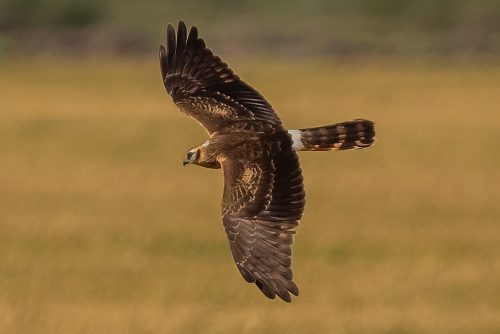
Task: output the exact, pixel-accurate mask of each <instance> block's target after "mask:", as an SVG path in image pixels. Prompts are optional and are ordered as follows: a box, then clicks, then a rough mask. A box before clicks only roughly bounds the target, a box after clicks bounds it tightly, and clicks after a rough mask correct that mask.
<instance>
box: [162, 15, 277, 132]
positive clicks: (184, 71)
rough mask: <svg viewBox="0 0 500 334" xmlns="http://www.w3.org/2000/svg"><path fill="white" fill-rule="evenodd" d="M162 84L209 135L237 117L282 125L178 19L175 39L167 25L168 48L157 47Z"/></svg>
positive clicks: (264, 102)
mask: <svg viewBox="0 0 500 334" xmlns="http://www.w3.org/2000/svg"><path fill="white" fill-rule="evenodd" d="M160 66H161V74H162V78H163V83H164V85H165V88H166V89H167V92H168V93H169V94H170V96H172V98H173V100H174V102H175V104H176V105H177V106H178V107H179V109H180V110H181V111H183V112H185V113H186V114H188V115H189V116H191V117H193V118H194V119H195V120H197V121H198V122H199V123H201V125H202V126H203V127H204V128H205V129H206V130H207V132H208V133H209V134H211V133H213V132H215V131H220V130H222V129H223V128H224V127H225V126H227V125H228V124H231V123H234V122H237V121H240V120H254V121H260V122H267V123H272V124H276V125H281V121H280V119H279V117H278V115H277V114H276V113H275V112H274V111H273V109H272V107H271V105H270V104H269V103H268V102H267V101H266V100H265V99H264V98H263V97H262V96H261V95H260V94H259V93H258V92H257V91H256V90H255V89H253V88H252V87H250V86H249V85H247V84H246V83H244V82H243V81H241V80H240V79H239V77H238V76H237V75H236V74H235V73H233V71H232V70H231V69H230V68H229V67H228V66H227V64H225V63H224V62H222V61H221V59H220V58H219V57H217V56H214V54H213V53H212V51H210V49H208V48H207V47H206V46H205V42H204V41H203V40H202V39H201V38H199V37H198V30H197V29H196V27H192V28H191V30H190V32H189V36H187V29H186V25H185V24H184V22H182V21H181V22H179V27H178V30H177V38H176V36H175V31H174V28H173V27H172V25H170V24H169V25H168V28H167V49H165V47H164V46H163V45H162V46H160Z"/></svg>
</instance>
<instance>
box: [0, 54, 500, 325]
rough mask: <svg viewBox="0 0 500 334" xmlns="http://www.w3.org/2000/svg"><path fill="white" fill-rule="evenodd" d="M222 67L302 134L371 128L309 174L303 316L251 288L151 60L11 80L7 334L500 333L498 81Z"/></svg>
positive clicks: (4, 275)
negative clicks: (362, 121)
mask: <svg viewBox="0 0 500 334" xmlns="http://www.w3.org/2000/svg"><path fill="white" fill-rule="evenodd" d="M225 60H226V61H228V62H229V63H230V64H233V66H234V67H235V69H236V70H237V72H238V73H239V74H240V75H241V76H242V77H243V78H244V79H245V80H247V81H248V82H250V83H251V84H252V85H254V86H255V87H258V89H259V90H260V91H261V93H262V94H263V95H264V96H266V97H267V98H268V100H269V101H270V102H271V103H272V104H273V106H274V107H275V108H276V110H277V111H278V112H279V113H280V115H281V116H282V118H283V121H284V124H285V125H286V126H288V127H291V128H297V127H306V126H315V125H322V124H328V123H332V122H336V121H342V120H347V119H353V118H356V117H365V118H369V119H373V120H375V122H376V126H377V134H378V141H377V143H376V144H375V145H374V146H373V147H372V148H370V149H367V150H362V151H343V152H319V153H318V152H303V153H301V154H300V159H301V165H302V169H303V173H304V179H305V187H306V192H307V206H306V212H305V216H304V219H303V220H302V223H301V225H300V227H299V228H298V233H297V235H296V238H295V246H294V258H293V268H294V272H295V280H296V282H297V284H298V285H299V287H300V289H301V296H300V297H298V298H295V299H294V301H293V303H292V304H290V305H289V304H285V303H284V302H282V301H279V300H276V301H270V300H268V299H266V298H265V297H264V296H263V295H262V294H261V293H260V292H259V291H258V289H257V288H256V287H255V286H253V285H249V284H247V283H245V282H244V280H243V279H242V277H241V275H240V274H239V272H238V270H237V269H236V266H235V264H234V263H233V260H232V258H231V255H230V252H229V249H228V246H227V240H226V236H225V234H224V229H223V227H222V223H221V218H220V198H221V196H222V194H221V192H222V174H221V171H220V170H208V169H204V168H200V167H196V166H192V167H186V168H183V167H182V159H183V156H184V154H185V151H186V150H187V149H189V148H190V147H193V146H196V145H198V144H200V143H202V142H203V141H205V140H206V133H205V131H204V130H203V129H202V128H201V127H199V126H198V124H196V122H194V121H193V120H191V119H189V118H188V117H186V116H184V115H182V114H181V113H180V112H179V111H178V110H177V109H176V107H175V106H174V105H173V103H172V102H171V100H170V98H169V97H168V96H167V95H166V93H165V91H164V89H163V86H162V84H161V80H160V75H159V73H158V71H159V69H158V64H157V61H156V59H154V60H150V59H146V60H121V59H116V58H115V59H113V60H110V61H106V60H102V59H101V60H85V61H79V62H75V61H74V60H71V61H69V60H67V61H64V60H58V61H55V60H49V61H48V60H22V61H12V60H7V61H4V62H3V63H0V91H1V92H2V99H1V100H0V104H1V108H0V110H1V112H0V254H1V256H0V333H32V334H42V333H65V334H72V333H119V334H124V333H133V334H136V333H217V334H224V333H287V334H293V333H353V334H356V333H369V334H382V333H406V334H410V333H429V334H430V333H454V334H455V333H459V334H464V333H470V334H476V333H492V334H493V333H499V332H500V229H499V217H500V207H499V205H498V204H499V203H500V192H499V191H498V185H499V184H500V156H499V154H498V152H500V140H499V138H500V137H499V136H500V135H499V134H500V123H499V122H498V106H499V105H500V95H499V94H498V83H499V82H500V66H499V64H498V63H496V64H495V63H489V64H486V63H484V64H481V65H478V64H477V63H475V62H471V61H465V62H449V61H446V62H443V61H437V62H435V61H429V60H427V61H426V62H424V63H421V62H409V61H407V60H404V61H400V62H399V61H392V62H384V61H377V62H373V61H370V62H366V60H363V61H359V60H358V61H346V60H337V61H328V62H326V61H325V62H317V61H315V62H311V61H304V60H300V61H286V62H285V61H281V62H277V61H259V62H252V63H249V62H243V61H241V60H239V61H236V58H235V57H233V56H231V57H225Z"/></svg>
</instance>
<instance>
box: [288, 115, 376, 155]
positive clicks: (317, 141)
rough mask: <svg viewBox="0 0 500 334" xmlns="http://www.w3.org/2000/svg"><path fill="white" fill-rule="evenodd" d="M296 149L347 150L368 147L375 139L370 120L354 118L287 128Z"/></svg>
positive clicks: (372, 124)
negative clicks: (316, 125) (330, 123)
mask: <svg viewBox="0 0 500 334" xmlns="http://www.w3.org/2000/svg"><path fill="white" fill-rule="evenodd" d="M288 133H289V134H290V135H291V137H292V140H293V146H292V147H293V149H295V150H297V151H330V150H349V149H352V148H365V147H369V146H370V145H371V144H373V142H374V141H375V128H374V123H373V122H372V121H369V120H366V119H356V120H354V121H348V122H342V123H337V124H333V125H327V126H320V127H318V128H309V129H300V130H288Z"/></svg>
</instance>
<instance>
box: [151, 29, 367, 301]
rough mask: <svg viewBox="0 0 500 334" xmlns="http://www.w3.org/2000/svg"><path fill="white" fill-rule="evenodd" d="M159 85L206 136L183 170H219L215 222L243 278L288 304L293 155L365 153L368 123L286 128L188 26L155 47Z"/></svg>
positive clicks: (297, 195)
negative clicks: (219, 223) (219, 215)
mask: <svg viewBox="0 0 500 334" xmlns="http://www.w3.org/2000/svg"><path fill="white" fill-rule="evenodd" d="M160 65H161V74H162V78H163V84H164V85H165V88H166V89H167V92H168V93H169V94H170V96H172V99H173V100H174V103H175V104H176V105H177V107H178V108H179V109H180V110H181V111H182V112H184V113H186V114H187V115H189V116H191V117H192V118H194V119H195V120H196V121H198V122H199V123H200V124H201V125H202V126H203V127H204V128H205V130H206V131H207V132H208V135H209V136H210V138H209V139H208V140H207V141H206V142H205V143H204V144H202V145H200V146H198V147H195V148H193V149H191V150H189V151H188V152H187V154H186V157H185V159H184V164H195V165H200V166H203V167H207V168H222V170H223V172H224V195H223V198H222V222H223V225H224V229H225V230H226V233H227V237H228V239H229V246H230V248H231V253H232V254H233V258H234V261H235V262H236V265H237V266H238V269H239V271H240V273H241V275H242V276H243V278H244V279H245V280H246V281H247V282H249V283H255V284H256V285H257V286H258V287H259V289H260V290H262V292H263V293H264V295H266V297H268V298H275V296H276V295H278V296H279V297H280V298H281V299H283V300H285V301H287V302H290V301H291V297H290V293H292V294H294V295H296V296H298V294H299V289H298V288H297V285H295V283H294V282H293V281H292V270H291V268H290V266H291V254H292V249H291V248H292V241H293V234H294V233H295V231H294V230H293V229H294V228H295V227H297V225H298V224H299V220H300V219H301V217H302V212H303V211H304V204H305V193H304V187H303V184H302V172H301V169H300V165H299V159H298V157H297V153H296V151H328V150H346V149H352V148H365V147H368V146H370V145H371V144H372V143H373V142H374V135H375V131H374V127H373V122H371V121H368V120H363V119H356V120H354V121H348V122H343V123H338V124H334V125H328V126H323V127H318V128H309V129H301V130H286V129H285V128H284V127H283V124H282V123H281V120H280V118H279V117H278V115H277V114H276V113H275V112H274V110H273V108H272V107H271V105H270V104H269V103H268V102H267V101H266V100H265V99H264V98H263V97H262V95H260V94H259V93H258V92H257V91H256V90H255V89H253V88H252V87H250V86H249V85H248V84H246V83H245V82H243V81H242V80H240V78H239V77H238V76H237V75H236V74H235V73H234V72H233V71H232V70H231V69H230V68H229V67H228V66H227V64H225V63H224V62H222V61H221V59H220V58H219V57H217V56H215V55H214V54H213V53H212V51H210V49H208V48H207V47H206V46H205V42H204V41H203V40H202V39H201V38H199V37H198V30H197V29H196V27H192V28H191V30H190V31H189V35H188V34H187V29H186V25H185V24H184V23H183V22H179V26H178V30H177V38H176V36H175V31H174V28H173V27H172V26H171V25H169V26H168V29H167V48H166V49H165V47H163V45H162V46H161V47H160Z"/></svg>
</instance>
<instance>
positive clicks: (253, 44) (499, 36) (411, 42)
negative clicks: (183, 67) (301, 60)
mask: <svg viewBox="0 0 500 334" xmlns="http://www.w3.org/2000/svg"><path fill="white" fill-rule="evenodd" d="M179 19H184V20H185V21H186V22H187V23H188V24H192V25H198V26H200V27H201V28H202V30H201V32H202V34H203V35H204V36H205V37H210V38H209V39H210V45H211V46H215V47H217V49H218V50H224V51H227V52H238V53H245V52H249V51H251V52H252V53H256V52H259V53H263V54H275V53H281V54H286V55H287V56H289V55H293V56H296V57H297V56H299V57H303V56H311V55H315V56H317V55H344V56H349V55H366V54H369V55H387V54H389V55H423V54H441V55H442V54H445V55H448V54H453V55H455V54H458V55H464V54H496V53H500V1H497V0H481V1H476V0H318V1H307V0H291V1H277V0H274V1H272V0H270V1H264V0H259V1H228V0H206V1H195V0H183V1H180V0H175V1H163V0H162V1H160V0H151V1H147V2H140V1H132V0H123V1H117V0H102V1H98V0H87V1H84V0H71V1H64V0H0V27H1V29H2V32H1V35H0V36H1V37H0V39H3V40H4V42H3V43H4V44H6V45H8V46H9V48H10V49H12V50H30V51H32V52H36V53H40V52H52V53H54V52H58V51H74V50H77V51H79V52H89V53H103V52H111V53H116V52H135V53H137V52H146V53H150V52H152V50H155V49H156V47H157V44H158V40H159V39H160V38H161V37H162V33H161V32H163V31H164V30H165V26H166V24H167V23H168V22H173V23H176V22H177V21H178V20H179ZM4 49H5V48H4Z"/></svg>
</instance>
